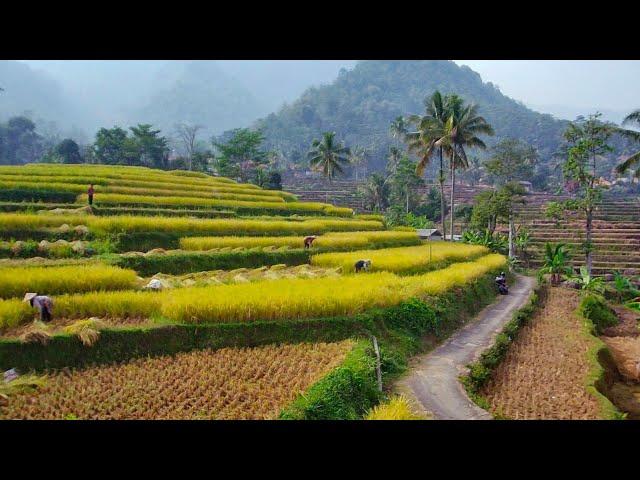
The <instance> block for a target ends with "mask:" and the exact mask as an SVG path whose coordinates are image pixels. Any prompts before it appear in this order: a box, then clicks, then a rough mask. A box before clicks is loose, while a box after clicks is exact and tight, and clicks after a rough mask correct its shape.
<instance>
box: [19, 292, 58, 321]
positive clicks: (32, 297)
mask: <svg viewBox="0 0 640 480" xmlns="http://www.w3.org/2000/svg"><path fill="white" fill-rule="evenodd" d="M24 301H25V302H27V303H29V305H31V306H32V307H34V308H37V309H38V311H39V312H40V320H41V321H43V322H50V321H51V310H52V309H53V300H51V298H49V297H47V296H46V295H38V294H37V293H27V294H26V295H25V296H24Z"/></svg>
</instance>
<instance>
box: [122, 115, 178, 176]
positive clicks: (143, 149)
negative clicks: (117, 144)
mask: <svg viewBox="0 0 640 480" xmlns="http://www.w3.org/2000/svg"><path fill="white" fill-rule="evenodd" d="M151 128H152V125H150V124H148V123H143V124H138V125H137V126H135V127H129V130H131V133H133V139H132V140H133V141H134V142H135V145H136V147H137V148H138V151H139V155H140V162H141V163H142V164H143V165H148V166H150V167H156V168H164V167H166V165H167V162H168V155H169V147H168V141H167V139H166V138H165V137H161V136H160V130H152V129H151Z"/></svg>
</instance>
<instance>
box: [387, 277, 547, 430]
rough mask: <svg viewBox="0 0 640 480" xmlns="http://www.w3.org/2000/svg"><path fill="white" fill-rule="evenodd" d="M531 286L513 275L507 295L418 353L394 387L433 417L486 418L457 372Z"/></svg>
mask: <svg viewBox="0 0 640 480" xmlns="http://www.w3.org/2000/svg"><path fill="white" fill-rule="evenodd" d="M534 286H535V280H534V279H533V278H531V277H524V276H521V275H517V276H516V282H515V284H514V285H513V286H512V287H511V288H510V289H509V294H508V295H506V296H500V297H499V299H498V300H497V301H496V302H494V303H492V304H491V305H489V306H488V307H486V308H485V309H484V310H482V311H481V312H480V313H479V314H478V316H477V317H476V318H475V319H474V320H472V321H471V322H469V323H468V324H467V325H466V326H464V327H463V328H461V329H460V330H458V331H457V332H456V333H455V334H453V335H452V336H451V337H450V338H449V339H448V340H447V341H446V342H444V343H443V344H442V345H440V346H439V347H437V348H436V349H435V350H433V351H431V352H429V353H427V354H425V355H421V356H419V357H418V358H417V359H416V360H417V361H418V362H417V364H416V366H415V367H413V368H412V369H411V370H410V371H409V373H408V375H406V376H405V377H403V378H402V379H401V380H400V381H399V382H398V383H397V385H396V386H397V388H398V390H399V391H401V392H402V393H404V394H406V395H408V396H410V397H412V398H413V399H415V400H416V403H418V404H419V405H421V406H422V407H423V408H424V409H425V410H427V411H428V412H430V413H432V414H433V416H434V418H435V419H437V420H490V419H491V418H492V416H491V414H489V413H488V412H486V411H485V410H483V409H481V408H480V407H478V406H477V405H476V404H475V403H473V401H472V400H471V399H470V398H469V397H468V395H467V393H466V392H465V390H464V387H463V385H462V383H461V382H460V381H459V376H460V375H461V374H462V373H464V371H465V369H466V365H468V364H469V363H471V362H473V361H474V360H476V359H477V357H478V356H479V355H480V354H481V353H482V352H483V351H484V350H486V349H487V348H488V347H489V346H491V344H492V343H493V340H494V337H495V336H496V335H497V334H498V333H500V331H501V330H502V328H503V327H504V325H505V324H506V323H507V322H509V320H511V318H512V317H513V313H514V312H515V311H517V310H519V309H520V308H522V306H524V305H525V304H526V303H527V301H528V300H529V296H530V295H531V292H532V291H533V287H534Z"/></svg>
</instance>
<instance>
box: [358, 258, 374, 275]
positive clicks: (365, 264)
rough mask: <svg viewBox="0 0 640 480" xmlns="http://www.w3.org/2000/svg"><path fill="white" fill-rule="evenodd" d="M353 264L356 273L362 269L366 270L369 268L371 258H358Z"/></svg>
mask: <svg viewBox="0 0 640 480" xmlns="http://www.w3.org/2000/svg"><path fill="white" fill-rule="evenodd" d="M354 266H355V268H356V273H360V272H362V271H365V272H368V271H369V268H371V260H358V261H357V262H356V264H355V265H354Z"/></svg>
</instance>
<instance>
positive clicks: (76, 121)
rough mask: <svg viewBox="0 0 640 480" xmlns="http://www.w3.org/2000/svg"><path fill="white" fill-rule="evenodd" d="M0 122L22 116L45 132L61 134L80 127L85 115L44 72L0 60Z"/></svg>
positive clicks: (58, 84)
mask: <svg viewBox="0 0 640 480" xmlns="http://www.w3.org/2000/svg"><path fill="white" fill-rule="evenodd" d="M0 88H2V89H3V91H1V92H0V121H6V120H8V119H9V118H10V117H12V116H16V115H25V116H27V117H29V118H30V119H31V120H33V121H34V122H36V124H37V125H39V126H40V127H42V129H43V130H47V132H45V133H47V134H49V133H51V134H54V133H57V134H61V132H62V130H65V131H69V130H71V128H72V127H73V126H76V127H77V126H78V125H81V124H82V123H83V122H84V121H85V120H86V115H85V113H84V112H83V111H82V109H81V107H80V106H79V105H78V103H77V102H76V101H75V99H74V98H73V97H72V96H70V95H69V94H67V93H66V92H65V91H64V89H63V87H62V85H61V84H60V83H59V82H57V81H56V80H55V79H53V78H52V77H51V76H50V75H48V74H47V73H45V72H42V71H38V70H35V69H32V68H31V67H29V66H28V65H25V64H24V63H21V62H17V61H12V60H0Z"/></svg>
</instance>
